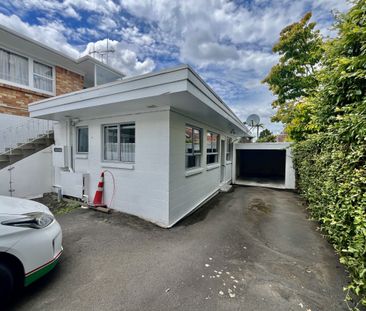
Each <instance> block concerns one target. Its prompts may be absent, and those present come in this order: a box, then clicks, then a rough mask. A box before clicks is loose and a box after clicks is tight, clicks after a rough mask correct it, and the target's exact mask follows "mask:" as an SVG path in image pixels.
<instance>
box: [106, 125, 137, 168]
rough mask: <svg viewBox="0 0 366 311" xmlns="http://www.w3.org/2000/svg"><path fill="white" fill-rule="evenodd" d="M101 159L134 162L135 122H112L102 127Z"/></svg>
mask: <svg viewBox="0 0 366 311" xmlns="http://www.w3.org/2000/svg"><path fill="white" fill-rule="evenodd" d="M103 140H104V142H103V144H104V146H103V159H104V160H106V161H119V162H130V163H131V162H135V124H134V123H129V124H113V125H105V126H104V127H103Z"/></svg>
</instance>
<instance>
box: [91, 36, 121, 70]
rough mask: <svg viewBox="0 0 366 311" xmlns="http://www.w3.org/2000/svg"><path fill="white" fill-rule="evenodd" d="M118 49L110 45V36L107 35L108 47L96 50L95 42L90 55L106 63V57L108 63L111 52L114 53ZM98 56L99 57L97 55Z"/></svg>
mask: <svg viewBox="0 0 366 311" xmlns="http://www.w3.org/2000/svg"><path fill="white" fill-rule="evenodd" d="M115 51H116V50H115V49H114V48H113V47H110V46H109V38H108V37H107V47H106V48H105V49H103V48H101V49H98V50H96V49H95V43H93V49H92V50H91V51H90V52H89V55H92V56H93V57H94V58H98V59H99V60H100V61H101V62H102V63H104V57H105V59H106V64H107V65H108V63H109V54H110V53H114V52H115ZM96 56H98V57H96Z"/></svg>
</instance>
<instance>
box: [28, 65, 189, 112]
mask: <svg viewBox="0 0 366 311" xmlns="http://www.w3.org/2000/svg"><path fill="white" fill-rule="evenodd" d="M159 78H160V79H159ZM186 79H187V73H186V72H185V71H183V70H182V68H181V67H179V68H175V69H170V70H164V71H161V72H158V73H149V74H145V75H140V76H135V77H131V78H126V79H123V80H119V81H115V82H110V83H106V84H103V85H99V86H95V87H91V88H88V89H84V90H80V91H76V92H73V93H66V94H63V95H60V96H56V97H52V98H47V99H44V100H41V101H37V102H33V103H31V104H29V110H30V111H34V110H36V107H37V106H40V105H42V106H44V107H46V104H47V103H49V102H51V104H49V105H47V106H57V105H58V104H64V103H68V102H72V101H75V100H79V99H82V100H89V99H90V98H93V97H98V98H100V97H103V96H105V95H111V94H115V93H123V92H125V91H128V90H133V89H136V88H141V87H139V86H138V84H139V83H141V81H143V80H146V85H145V86H144V87H152V86H155V85H158V84H164V83H172V82H176V81H180V80H182V81H183V80H186ZM158 80H160V81H158Z"/></svg>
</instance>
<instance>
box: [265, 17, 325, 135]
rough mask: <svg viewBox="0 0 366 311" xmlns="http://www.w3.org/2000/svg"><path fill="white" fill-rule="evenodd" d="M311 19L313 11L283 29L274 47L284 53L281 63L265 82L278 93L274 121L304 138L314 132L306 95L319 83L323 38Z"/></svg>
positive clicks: (309, 105) (289, 133) (281, 53)
mask: <svg viewBox="0 0 366 311" xmlns="http://www.w3.org/2000/svg"><path fill="white" fill-rule="evenodd" d="M310 18H311V13H307V14H306V15H305V16H304V17H303V18H302V19H301V20H300V21H299V22H297V23H294V24H292V25H289V26H287V27H285V28H284V29H283V30H282V31H281V34H280V39H279V41H278V42H277V43H276V44H275V45H274V47H273V52H275V53H278V54H279V55H280V59H279V62H278V64H276V65H275V66H273V67H272V69H271V71H270V73H269V74H268V75H267V77H266V78H265V79H264V80H263V81H262V82H263V83H267V84H268V85H269V88H270V90H271V91H272V93H273V94H275V95H276V96H277V98H276V100H275V101H273V103H272V107H273V108H275V109H276V114H275V115H274V116H273V117H272V121H274V122H282V123H284V124H285V132H286V133H287V134H288V135H289V136H290V138H292V139H294V140H301V139H304V135H305V134H306V133H308V132H312V131H313V129H312V127H311V126H308V124H309V123H310V121H311V120H310V119H309V112H310V110H311V108H312V106H311V104H309V103H308V102H307V101H306V100H304V98H306V97H307V96H309V95H311V94H312V93H313V92H314V90H315V89H316V88H317V86H318V79H317V76H316V75H315V71H316V69H317V67H318V64H319V62H320V59H321V57H322V53H323V47H322V46H323V45H322V43H323V41H322V37H321V35H320V33H319V31H318V30H315V29H314V27H315V25H316V24H315V23H313V22H310Z"/></svg>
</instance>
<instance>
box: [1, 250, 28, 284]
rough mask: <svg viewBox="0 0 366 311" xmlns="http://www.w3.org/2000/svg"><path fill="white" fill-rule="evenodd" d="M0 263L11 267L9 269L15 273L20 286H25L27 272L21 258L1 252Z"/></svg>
mask: <svg viewBox="0 0 366 311" xmlns="http://www.w3.org/2000/svg"><path fill="white" fill-rule="evenodd" d="M0 263H4V264H5V265H6V266H8V267H9V269H11V271H12V272H13V273H14V276H15V279H16V281H17V283H18V286H23V284H24V278H25V272H24V266H23V264H22V262H21V261H20V260H19V258H17V257H16V256H14V255H12V254H9V253H5V252H0Z"/></svg>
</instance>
